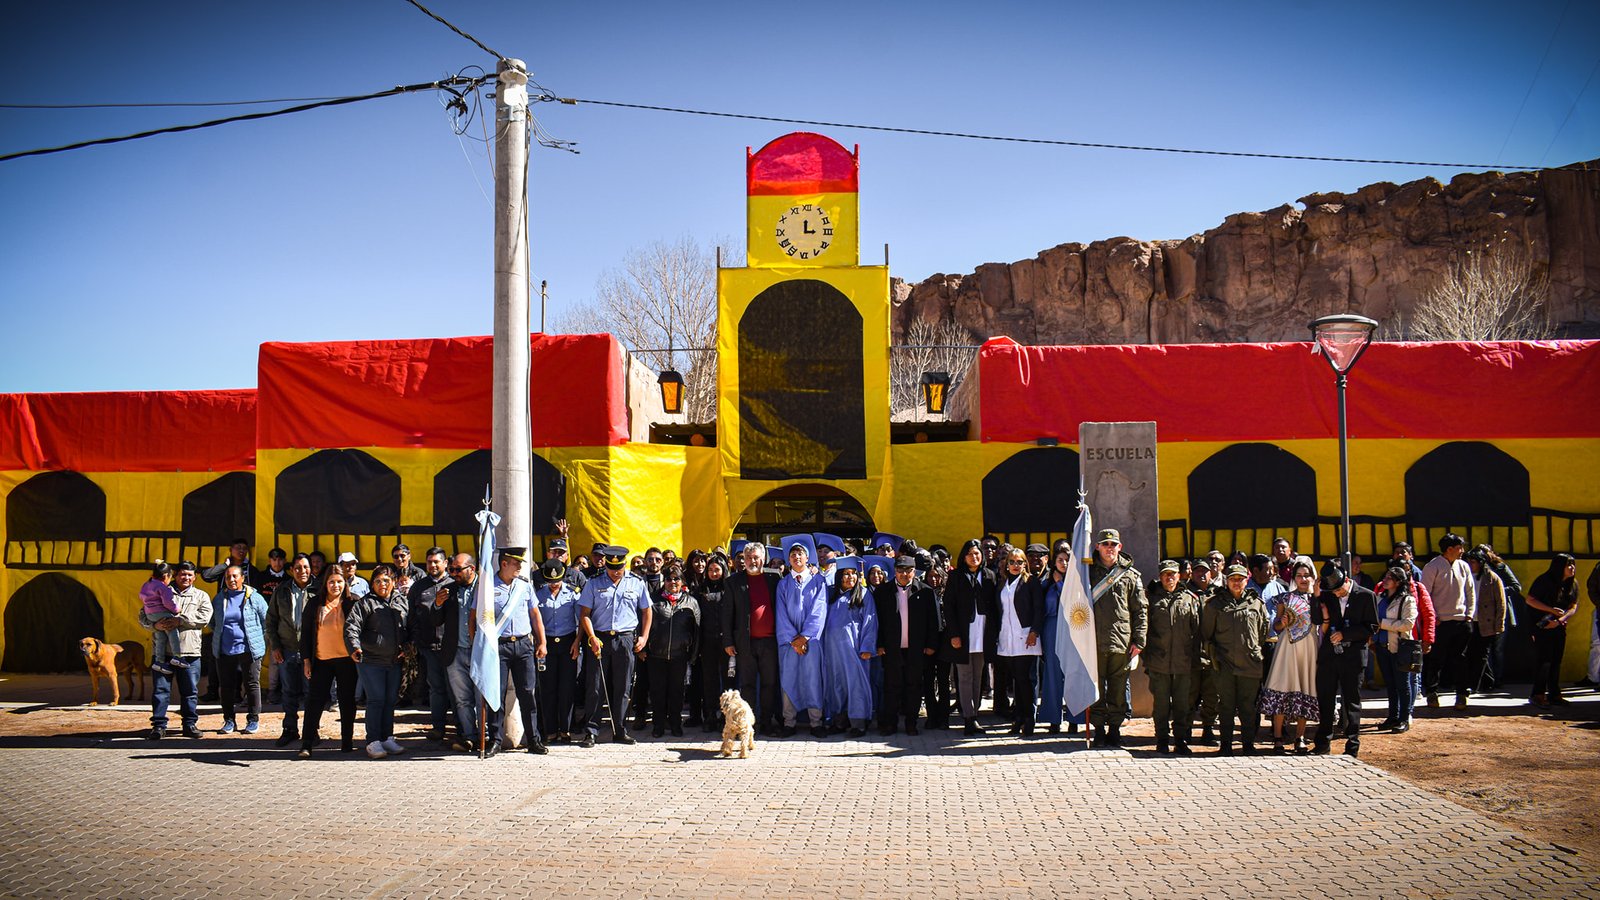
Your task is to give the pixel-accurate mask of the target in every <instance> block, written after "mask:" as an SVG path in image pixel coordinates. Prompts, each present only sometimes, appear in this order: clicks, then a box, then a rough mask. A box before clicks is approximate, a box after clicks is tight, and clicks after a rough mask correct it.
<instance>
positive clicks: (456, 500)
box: [433, 450, 567, 534]
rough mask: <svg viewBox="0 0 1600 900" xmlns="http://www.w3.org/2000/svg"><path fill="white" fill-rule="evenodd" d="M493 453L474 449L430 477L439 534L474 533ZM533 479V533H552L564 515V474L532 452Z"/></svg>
mask: <svg viewBox="0 0 1600 900" xmlns="http://www.w3.org/2000/svg"><path fill="white" fill-rule="evenodd" d="M491 459H492V454H491V453H490V451H488V450H474V451H472V452H471V453H468V454H467V455H466V456H463V457H461V458H460V459H458V460H456V461H455V462H453V463H451V464H450V465H448V466H445V467H444V468H443V469H440V470H439V474H437V475H435V476H433V528H434V531H436V532H437V533H439V534H475V533H477V530H478V523H477V522H476V521H474V520H473V518H472V517H473V516H475V515H477V513H478V510H480V509H482V508H483V489H484V486H485V485H487V484H488V483H489V479H490V476H491V469H492V465H491ZM531 466H532V468H531V472H530V474H531V477H532V480H533V522H532V526H533V533H534V534H555V533H556V524H555V523H556V520H557V519H564V518H566V517H567V476H565V475H563V474H561V470H560V469H557V468H556V467H555V466H553V465H551V464H550V461H549V460H547V459H545V458H544V457H542V456H539V455H537V454H535V455H534V456H533V459H532V463H531Z"/></svg>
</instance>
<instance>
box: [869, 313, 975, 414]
mask: <svg viewBox="0 0 1600 900" xmlns="http://www.w3.org/2000/svg"><path fill="white" fill-rule="evenodd" d="M977 357H978V346H977V342H976V340H975V339H974V338H973V336H972V333H971V332H969V331H967V329H965V328H963V327H962V326H960V325H958V324H956V322H955V321H954V320H951V319H945V320H943V321H939V322H925V321H923V320H921V319H917V320H916V321H914V322H912V323H911V325H910V326H909V327H907V328H906V333H905V338H904V342H903V343H900V344H896V345H894V346H893V347H892V348H890V355H889V417H890V418H891V419H893V420H896V421H902V422H904V421H919V420H920V419H921V418H923V417H924V416H923V413H922V375H923V373H924V372H948V373H950V390H951V391H952V392H953V391H954V390H955V387H956V385H958V384H960V383H961V380H962V379H963V378H965V377H966V375H967V371H968V370H969V369H971V368H972V363H973V361H974V360H975V359H977Z"/></svg>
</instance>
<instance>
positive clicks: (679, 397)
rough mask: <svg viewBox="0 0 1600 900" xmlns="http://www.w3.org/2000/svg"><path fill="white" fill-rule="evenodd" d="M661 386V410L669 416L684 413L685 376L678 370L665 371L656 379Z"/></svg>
mask: <svg viewBox="0 0 1600 900" xmlns="http://www.w3.org/2000/svg"><path fill="white" fill-rule="evenodd" d="M656 384H658V385H660V386H661V409H662V411H663V412H665V413H666V414H667V415H669V416H675V415H678V414H679V413H681V412H683V376H682V375H679V374H678V370H677V369H663V370H662V371H661V376H660V377H659V378H657V379H656Z"/></svg>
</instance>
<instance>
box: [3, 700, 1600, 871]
mask: <svg viewBox="0 0 1600 900" xmlns="http://www.w3.org/2000/svg"><path fill="white" fill-rule="evenodd" d="M267 718H268V720H269V721H272V720H275V719H276V717H275V716H268V717H267ZM268 730H269V731H275V725H274V727H272V728H269V729H268ZM957 734H958V733H957V732H951V733H942V734H937V735H933V734H928V733H926V732H924V734H923V735H922V736H920V737H916V738H906V737H898V738H890V739H887V740H863V741H845V740H843V739H838V738H835V739H832V740H829V741H813V740H808V739H791V740H788V741H760V742H759V743H758V745H757V749H756V755H755V756H754V757H753V758H752V759H750V760H745V761H740V760H737V759H735V760H723V759H720V758H716V757H715V755H714V753H715V748H716V744H715V743H713V742H710V741H700V740H698V739H697V738H698V735H694V736H693V738H696V739H676V740H670V739H669V740H666V741H649V740H646V741H642V742H641V743H640V744H639V745H637V746H634V747H622V746H610V745H607V744H601V745H600V746H598V747H596V748H594V749H593V750H588V751H585V750H581V749H579V748H577V747H557V748H555V749H554V750H553V751H552V753H551V755H549V756H547V757H543V758H539V757H533V756H530V755H528V754H525V753H512V754H506V755H503V756H501V757H499V758H497V759H493V760H488V761H485V762H479V761H478V760H477V759H476V758H469V757H463V756H455V755H449V754H445V755H440V754H439V753H437V752H435V751H431V750H429V749H427V748H425V747H424V746H423V745H421V744H420V743H412V744H411V746H412V750H411V752H409V753H407V754H406V755H405V756H404V757H401V758H399V759H390V760H383V761H371V760H367V759H364V758H360V759H358V758H353V757H344V756H341V755H340V754H338V753H330V752H322V753H320V754H319V756H318V757H317V758H316V759H313V760H311V761H308V762H300V761H296V760H293V759H291V758H289V756H288V754H286V753H283V752H279V751H276V750H273V749H272V748H271V745H270V741H266V740H262V739H254V740H249V739H233V738H219V737H215V736H208V737H207V738H205V739H204V740H201V741H185V740H182V739H172V738H169V739H168V740H166V741H163V742H160V743H150V742H147V741H143V740H138V739H133V738H127V737H113V738H110V739H108V740H105V741H103V742H100V743H98V744H95V745H93V746H84V745H83V744H84V742H83V741H81V740H79V741H70V742H69V741H62V740H57V739H49V738H35V739H27V738H10V739H7V738H4V737H0V779H3V785H4V786H3V794H0V835H4V841H3V843H0V893H4V894H6V895H16V896H27V897H32V896H63V895H69V896H84V895H95V896H118V897H136V896H147V897H155V896H163V897H166V896H171V897H189V896H205V895H221V894H227V895H244V896H251V895H259V896H279V895H281V896H324V895H331V896H351V895H366V896H385V897H389V896H393V897H436V896H455V895H464V896H485V895H497V896H512V897H515V896H540V897H544V896H586V897H587V896H601V897H604V896H616V897H639V896H643V895H647V894H648V895H656V896H704V897H734V896H743V897H750V896H760V895H763V894H768V895H771V894H779V893H781V894H783V895H798V896H830V895H843V896H851V897H875V896H907V895H953V894H957V893H960V894H963V895H967V896H983V897H1009V896H1070V897H1151V896H1158V897H1163V898H1166V897H1191V896H1193V897H1198V896H1207V897H1245V896H1249V897H1262V896H1290V895H1300V896H1332V897H1351V896H1369V897H1378V896H1382V897H1447V896H1465V897H1503V896H1517V897H1582V896H1600V885H1597V882H1596V876H1595V873H1593V872H1591V871H1585V870H1584V869H1583V868H1582V867H1581V866H1580V864H1579V862H1578V859H1577V857H1574V856H1571V855H1569V854H1568V853H1566V852H1564V851H1562V850H1561V849H1559V848H1557V847H1555V846H1553V845H1551V844H1549V843H1546V842H1542V841H1539V840H1537V839H1535V838H1532V837H1529V836H1524V835H1519V834H1516V833H1514V832H1512V831H1509V830H1507V829H1506V828H1503V827H1501V826H1499V825H1496V824H1494V823H1492V822H1490V821H1488V820H1486V819H1484V818H1483V817H1481V816H1478V815H1476V814H1474V813H1472V812H1470V811H1468V810H1466V809H1464V808H1463V807H1460V806H1457V805H1455V804H1453V803H1450V802H1448V801H1445V800H1442V799H1439V798H1437V797H1434V796H1432V795H1430V794H1427V793H1424V792H1422V791H1420V790H1418V789H1416V788H1414V787H1412V786H1411V785H1409V784H1407V783H1406V782H1404V781H1401V780H1400V779H1397V778H1395V777H1393V776H1391V775H1388V774H1386V773H1384V772H1382V771H1379V770H1377V769H1374V768H1372V767H1370V766H1367V765H1365V764H1362V763H1359V762H1356V761H1354V760H1350V759H1346V758H1342V757H1337V756H1335V757H1310V758H1295V757H1288V758H1281V757H1255V758H1248V759H1247V758H1238V757H1236V758H1233V759H1229V760H1225V759H1220V758H1215V757H1193V758H1189V759H1175V758H1166V757H1151V756H1148V755H1146V754H1142V753H1141V754H1138V755H1137V757H1136V756H1135V755H1130V754H1128V753H1124V752H1115V751H1082V750H1078V749H1076V748H1079V747H1081V746H1082V745H1081V742H1076V741H1074V742H1070V743H1069V742H1068V741H1067V740H1066V739H1065V738H1064V737H1063V738H1038V739H1035V740H1034V741H1032V742H1029V743H1026V744H1020V743H1018V742H1015V741H1007V740H1003V739H998V738H982V739H976V740H963V739H961V738H959V737H958V736H957ZM69 744H70V745H69ZM1380 843H1389V844H1394V843H1398V844H1399V845H1401V846H1402V847H1405V848H1409V849H1408V850H1400V851H1396V850H1394V849H1387V848H1382V847H1380V846H1379V845H1380Z"/></svg>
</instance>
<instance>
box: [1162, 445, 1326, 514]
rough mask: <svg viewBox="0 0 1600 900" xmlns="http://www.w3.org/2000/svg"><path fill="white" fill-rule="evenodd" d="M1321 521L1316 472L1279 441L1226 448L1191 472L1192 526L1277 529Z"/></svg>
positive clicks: (1190, 502) (1190, 508)
mask: <svg viewBox="0 0 1600 900" xmlns="http://www.w3.org/2000/svg"><path fill="white" fill-rule="evenodd" d="M1316 519H1317V473H1316V471H1315V470H1314V469H1312V468H1311V466H1310V465H1308V464H1307V463H1306V461H1305V460H1303V459H1301V458H1300V457H1298V456H1295V455H1294V454H1293V453H1290V452H1289V451H1287V450H1285V449H1283V448H1282V447H1279V446H1277V445H1275V444H1233V445H1231V446H1228V447H1223V448H1222V449H1221V450H1218V451H1217V452H1216V453H1213V454H1211V456H1209V457H1207V458H1206V460H1205V462H1202V463H1201V464H1200V465H1198V466H1195V467H1194V471H1193V472H1190V473H1189V526H1190V527H1191V528H1200V529H1207V530H1212V529H1228V528H1274V527H1281V526H1301V525H1311V524H1313V523H1315V522H1316Z"/></svg>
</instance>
